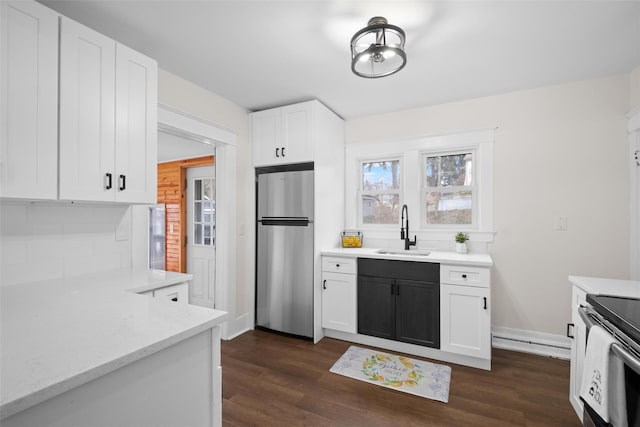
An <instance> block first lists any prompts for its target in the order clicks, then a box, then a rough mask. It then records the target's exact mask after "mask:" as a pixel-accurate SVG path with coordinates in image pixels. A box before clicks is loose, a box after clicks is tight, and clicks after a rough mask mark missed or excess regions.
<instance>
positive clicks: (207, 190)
mask: <svg viewBox="0 0 640 427" xmlns="http://www.w3.org/2000/svg"><path fill="white" fill-rule="evenodd" d="M202 185H203V186H204V198H205V199H207V200H213V197H214V195H215V185H214V180H213V179H205V180H203V183H202Z"/></svg>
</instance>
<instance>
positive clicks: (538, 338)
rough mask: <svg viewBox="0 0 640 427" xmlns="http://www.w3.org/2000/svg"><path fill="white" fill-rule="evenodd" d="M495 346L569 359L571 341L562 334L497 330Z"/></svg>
mask: <svg viewBox="0 0 640 427" xmlns="http://www.w3.org/2000/svg"><path fill="white" fill-rule="evenodd" d="M491 345H492V347H493V348H499V349H503V350H512V351H519V352H523V353H531V354H537V355H540V356H548V357H555V358H558V359H565V360H569V359H570V357H571V341H570V340H569V339H568V338H566V337H564V336H562V335H551V334H539V333H535V332H530V331H520V330H497V331H494V332H493V333H492V342H491Z"/></svg>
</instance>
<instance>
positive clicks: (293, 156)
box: [251, 101, 326, 166]
mask: <svg viewBox="0 0 640 427" xmlns="http://www.w3.org/2000/svg"><path fill="white" fill-rule="evenodd" d="M318 108H326V107H324V106H323V105H322V104H320V103H319V102H317V101H309V102H302V103H299V104H293V105H287V106H285V107H279V108H272V109H270V110H264V111H258V112H256V113H252V114H251V129H252V141H253V163H254V166H269V165H279V164H289V163H304V162H312V161H313V160H314V151H313V150H314V139H315V136H316V135H315V130H316V129H317V127H316V123H315V121H316V114H317V113H318V111H317V109H318Z"/></svg>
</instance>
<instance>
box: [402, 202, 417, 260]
mask: <svg viewBox="0 0 640 427" xmlns="http://www.w3.org/2000/svg"><path fill="white" fill-rule="evenodd" d="M405 212H406V213H407V219H406V222H405V219H404V213H405ZM400 239H402V240H404V250H405V251H408V250H409V248H410V247H411V246H415V245H416V242H417V240H418V238H417V237H416V236H415V235H414V236H413V241H411V239H410V238H409V208H408V207H407V205H402V223H401V224H400Z"/></svg>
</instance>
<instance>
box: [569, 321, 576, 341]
mask: <svg viewBox="0 0 640 427" xmlns="http://www.w3.org/2000/svg"><path fill="white" fill-rule="evenodd" d="M575 326H576V325H574V324H573V323H567V338H572V339H573V338H575V337H574V336H573V328H574V327H575ZM569 330H571V332H569Z"/></svg>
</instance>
